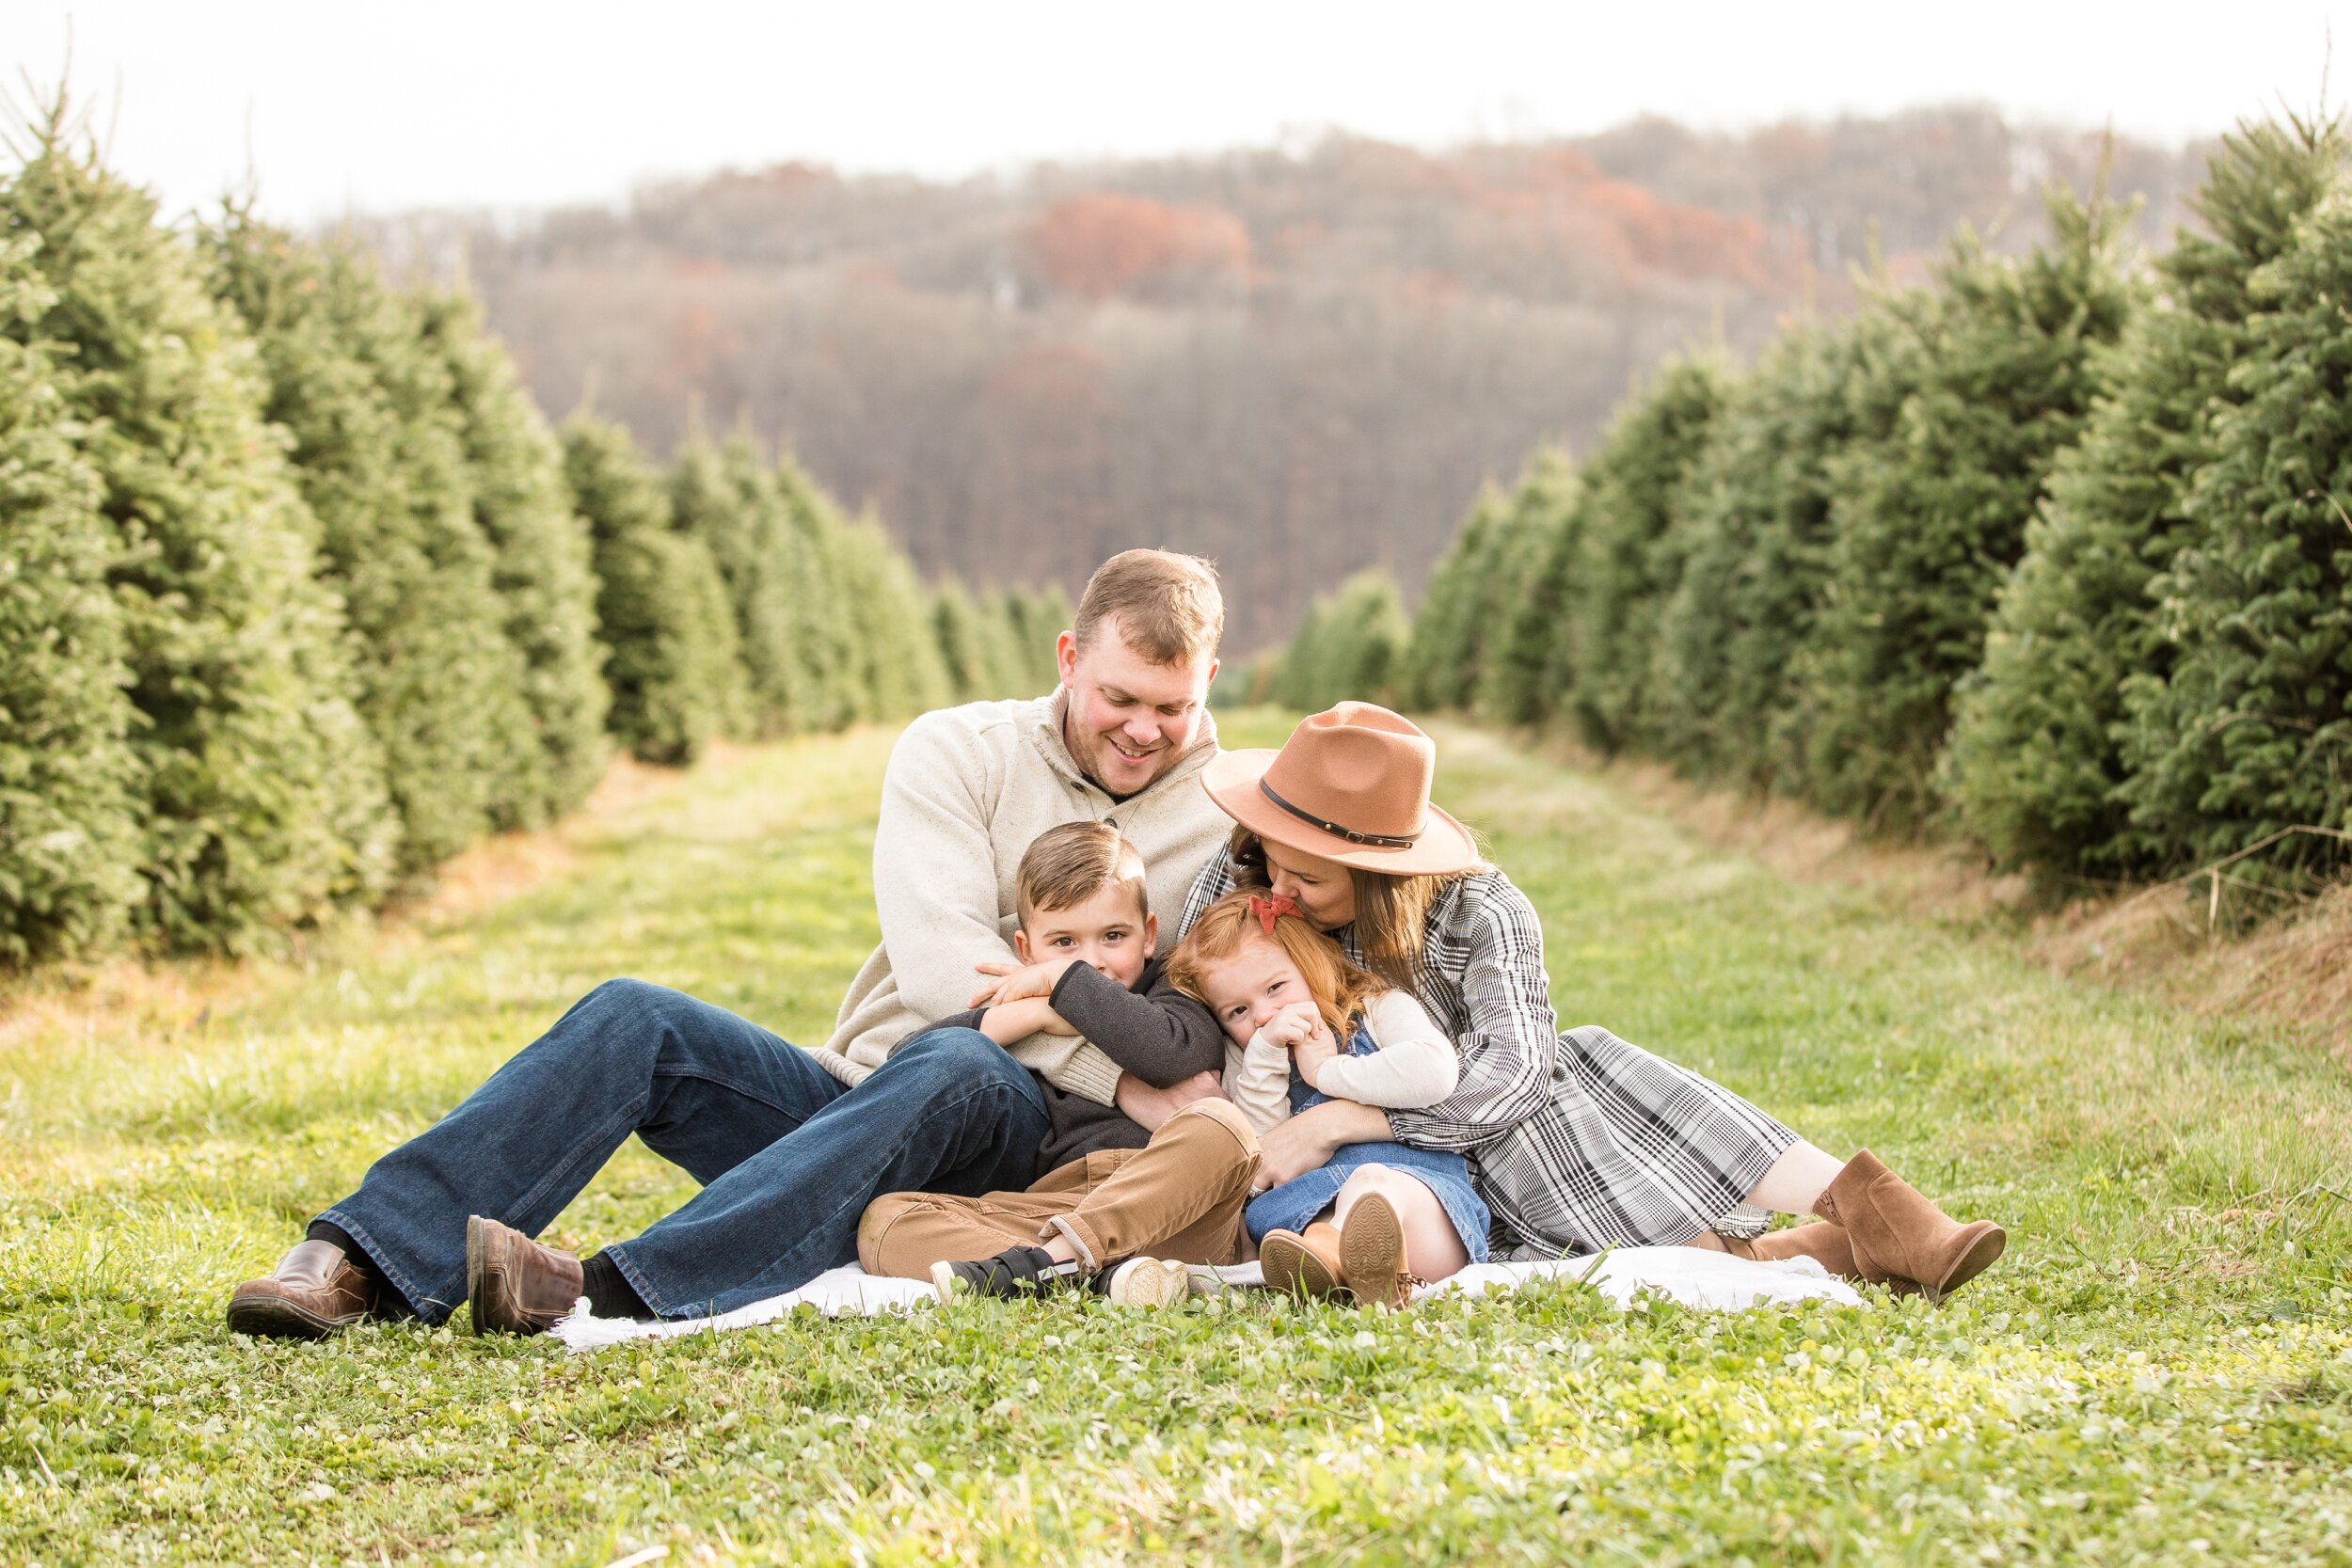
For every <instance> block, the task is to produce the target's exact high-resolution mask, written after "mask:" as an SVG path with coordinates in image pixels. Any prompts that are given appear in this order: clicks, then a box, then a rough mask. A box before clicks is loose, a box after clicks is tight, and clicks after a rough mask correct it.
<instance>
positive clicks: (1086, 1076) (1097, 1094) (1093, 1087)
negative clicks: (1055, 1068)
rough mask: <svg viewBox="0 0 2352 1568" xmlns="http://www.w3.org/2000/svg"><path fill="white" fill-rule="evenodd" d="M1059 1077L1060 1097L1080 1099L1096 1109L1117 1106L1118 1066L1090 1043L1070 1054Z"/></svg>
mask: <svg viewBox="0 0 2352 1568" xmlns="http://www.w3.org/2000/svg"><path fill="white" fill-rule="evenodd" d="M1059 1076H1060V1078H1061V1083H1060V1085H1058V1086H1059V1087H1060V1089H1061V1091H1062V1092H1063V1093H1064V1094H1074V1095H1081V1096H1084V1097H1085V1098H1086V1099H1088V1100H1091V1101H1094V1102H1095V1103H1096V1104H1097V1105H1112V1106H1116V1105H1117V1104H1118V1103H1119V1077H1120V1066H1119V1064H1118V1063H1117V1062H1114V1061H1112V1060H1111V1059H1110V1058H1109V1057H1108V1056H1106V1055H1104V1053H1103V1050H1102V1048H1101V1047H1100V1046H1098V1045H1095V1044H1094V1043H1092V1042H1091V1041H1089V1042H1088V1044H1087V1045H1086V1046H1085V1047H1083V1048H1082V1049H1080V1050H1078V1051H1076V1052H1074V1053H1072V1055H1071V1057H1070V1060H1069V1061H1067V1062H1065V1063H1064V1064H1062V1069H1061V1072H1060V1075H1059Z"/></svg>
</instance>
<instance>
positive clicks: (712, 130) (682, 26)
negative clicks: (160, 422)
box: [0, 0, 2352, 221]
mask: <svg viewBox="0 0 2352 1568" xmlns="http://www.w3.org/2000/svg"><path fill="white" fill-rule="evenodd" d="M1636 12H1638V14H1631V13H1636ZM2331 18H2332V22H2333V27H2332V31H2333V32H2334V34H2335V35H2336V36H2337V37H2338V38H2339V39H2341V40H2345V43H2346V47H2347V48H2352V25H2348V23H2352V0H2341V3H2339V4H2336V5H2332V6H2331V5H2326V4H2318V3H2314V0H2296V3H2289V0H2277V3H2271V0H2232V3H2230V4H2227V5H2214V4H2204V5H2185V4H2178V3H2174V0H2149V3H2140V4H2120V5H2088V4H2074V3H2071V0H2055V3H2053V0H2039V3H2035V4H2017V3H2012V0H1966V3H1961V4H1950V3H1947V4H1936V5H1921V4H1916V3H1905V0H1879V3H1877V4H1871V5H1853V4H1788V5H1772V4H1749V5H1731V4H1698V3H1690V0H1685V3H1681V4H1670V3H1653V4H1650V5H1646V6H1638V7H1635V6H1628V5H1625V4H1623V3H1622V0H1618V3H1613V4H1609V5H1605V6H1603V5H1583V4H1552V5H1540V4H1500V3H1494V4H1486V3H1477V0H1446V3H1444V4H1438V3H1435V0H1432V3H1428V4H1422V5H1418V6H1398V5H1383V4H1376V3H1371V0H1358V3H1355V4H1325V3H1320V0H1317V3H1299V4H1282V3H1280V0H1254V3H1250V4H1227V3H1224V0H1189V3H1185V4H1162V5H1140V4H1132V3H1120V0H1092V3H1089V4H1067V3H1059V0H1057V3H1053V4H1027V5H1023V4H1000V5H984V4H975V3H972V0H961V3H958V4H953V5H945V4H943V5H929V4H894V3H888V0H849V3H846V4H845V3H843V0H825V3H824V4H821V5H817V4H794V3H771V4H742V5H730V4H719V3H715V0H669V3H667V4H663V5H659V6H657V5H652V4H646V3H643V0H640V3H638V4H612V3H607V0H570V3H568V4H562V5H556V4H544V3H540V0H470V3H465V4H458V3H449V0H405V3H403V4H399V5H389V4H380V3H359V0H303V3H299V4H296V3H287V0H0V58H4V59H5V60H6V61H7V63H8V65H9V66H10V67H11V70H10V71H9V73H8V78H9V79H8V93H9V95H10V98H11V100H12V102H13V103H14V104H15V105H16V106H17V107H18V108H20V109H21V108H22V106H23V105H24V103H26V102H27V98H28V94H27V90H26V87H25V82H24V77H25V75H29V76H30V78H31V79H32V81H33V83H34V84H35V85H36V86H47V85H50V84H54V83H55V82H56V79H57V78H58V76H59V74H60V72H61V70H62V68H63V66H64V62H65V59H66V41H67V38H68V34H69V30H70V32H71V36H72V78H71V79H72V85H73V86H74V87H75V88H76V89H77V92H78V95H79V96H80V97H81V98H83V99H84V100H85V101H91V100H94V101H96V103H97V104H98V112H97V116H96V119H95V121H94V123H95V125H96V126H97V128H98V129H100V130H101V131H102V132H103V131H105V130H106V129H107V127H108V126H109V125H111V127H112V135H111V141H110V143H109V145H110V149H111V151H112V154H113V157H114V160H115V162H116V164H117V165H118V166H119V167H120V168H121V169H122V170H124V171H125V172H126V173H129V174H131V175H133V176H134V177H135V178H138V179H141V180H144V181H147V182H150V183H151V184H152V185H154V186H155V187H156V188H157V189H158V191H159V192H160V193H161V194H162V195H163V197H164V198H165V200H166V202H167V206H169V207H171V208H173V209H181V208H185V207H188V206H193V205H197V204H199V203H203V202H206V201H209V200H210V199H211V198H214V197H215V196H217V195H218V194H219V193H220V192H221V191H222V190H223V189H225V188H226V187H227V186H228V185H229V184H230V183H231V182H234V181H236V180H237V179H238V177H239V176H240V175H241V173H242V172H243V171H244V170H245V168H246V166H247V163H248V159H249V161H250V164H251V165H252V166H253V167H254V169H255V170H256V172H257V173H258V174H259V176H260V181H261V190H262V205H263V208H264V210H265V211H267V212H269V213H271V214H273V215H276V216H278V217H281V218H286V219H291V220H294V221H310V220H314V219H320V218H326V217H331V216H333V215H335V214H340V213H342V212H345V211H348V210H352V209H362V210H375V211H382V210H387V209H395V208H405V207H415V206H449V205H458V206H491V207H519V206H539V205H546V204H549V203H554V202H560V201H569V200H580V199H596V198H612V197H615V196H619V195H621V194H623V193H624V192H626V191H627V190H628V187H629V186H630V185H631V184H633V183H635V182H638V181H641V180H643V179H645V178H647V177H649V176H656V175H664V174H676V173H692V172H699V171H702V170H705V169H710V168H715V167H718V166H723V165H728V164H733V165H736V166H760V165H764V164H769V163H774V162H779V161H783V160H787V159H806V160H810V161H815V162H822V163H829V164H833V165H835V166H840V167H843V168H847V169H855V170H907V171H914V172H918V173H923V174H930V175H959V174H964V173H968V172H971V171H973V170H976V169H981V168H988V167H995V166H1006V165H1009V164H1012V163H1016V162H1019V161H1024V160H1028V159H1033V158H1051V157H1083V156H1087V155H1090V154H1100V153H1112V154H1136V153H1159V152H1175V151H1196V150H1213V149H1217V148H1224V147H1232V146H1237V145H1245V144H1253V143H1254V144H1263V143H1266V142H1269V141H1272V140H1274V139H1275V138H1277V137H1278V136H1280V135H1284V134H1285V133H1296V132H1299V131H1310V130H1312V129H1315V128H1320V127H1325V126H1339V127H1343V128H1345V129H1347V130H1351V131H1357V132H1362V133H1367V134H1370V135H1379V136H1385V137H1390V138H1392V139H1396V140H1402V141H1408V142H1413V143H1417V144H1422V145H1443V144H1448V143H1453V142H1458V141H1462V140H1467V139H1471V138H1475V137H1479V136H1501V135H1534V134H1540V133H1548V132H1549V133H1574V132H1581V131H1590V130H1597V129H1599V128H1602V127H1604V126H1608V125H1612V124H1615V123H1617V122H1619V121H1621V120H1624V119H1628V118H1629V117H1631V116H1633V115H1636V114H1640V113H1644V112H1655V113H1659V114H1665V115H1671V116H1674V117H1675V118H1677V119H1683V120H1686V121H1692V122H1696V123H1703V124H1708V125H1718V126H1741V125H1748V124H1754V123H1757V122H1760V121H1765V120H1770V119H1778V118H1781V117H1783V116H1786V115H1791V114H1796V115H1805V116H1812V117H1826V116H1831V115H1835V114H1836V113H1838V112H1840V111H1844V110H1857V111H1863V112H1884V111H1887V110H1891V109H1896V108H1900V107H1904V106H1907V105H1911V104H1917V103H1939V102H1947V101H1950V100H1953V99H1979V100H1990V101H1992V102H1994V103H1999V104H2000V105H2002V106H2003V107H2004V108H2006V109H2009V110H2010V111H2012V112H2014V113H2017V114H2020V115H2027V116H2037V117H2043V118H2049V119H2060V120H2064V121H2069V122H2076V123H2081V124H2086V125H2091V126H2097V125H2101V124H2106V123H2109V122H2112V123H2113V124H2114V125H2115V126H2116V127H2117V128H2118V129H2119V130H2123V131H2128V132H2133V133H2136V134H2139V135H2151V136H2154V137H2159V138H2162V139H2167V140H2174V141H2177V140H2180V139H2182V138H2185V137H2187V136H2191V135H2201V134H2205V133H2209V132H2212V131H2217V130H2219V129H2222V128H2224V127H2226V126H2227V125H2228V124H2229V123H2230V122H2231V121H2232V120H2233V119H2236V118H2238V117H2239V116H2241V115H2246V114H2249V113H2259V112H2261V111H2263V110H2264V109H2265V108H2267V107H2270V106H2272V105H2274V104H2276V103H2278V102H2279V101H2280V97H2281V95H2283V96H2284V98H2285V99H2286V100H2287V101H2288V102H2290V103H2294V104H2296V106H2298V107H2308V106H2311V105H2312V104H2314V103H2316V102H2317V100H2318V98H2319V94H2320V87H2321V74H2322V70H2323V65H2324V61H2325V58H2326V55H2327V53H2328V36H2329V32H2330V30H2331V28H2330V24H2331ZM2348 70H2352V65H2346V66H2344V67H2343V68H2340V69H2339V71H2338V72H2337V80H2339V81H2342V80H2343V79H2344V74H2345V71H2348ZM2331 96H2332V97H2333V98H2334V99H2335V100H2336V101H2338V102H2341V101H2342V99H2343V96H2344V95H2343V93H2342V92H2341V91H2340V90H2339V91H2336V92H2334V93H2332V94H2331Z"/></svg>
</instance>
